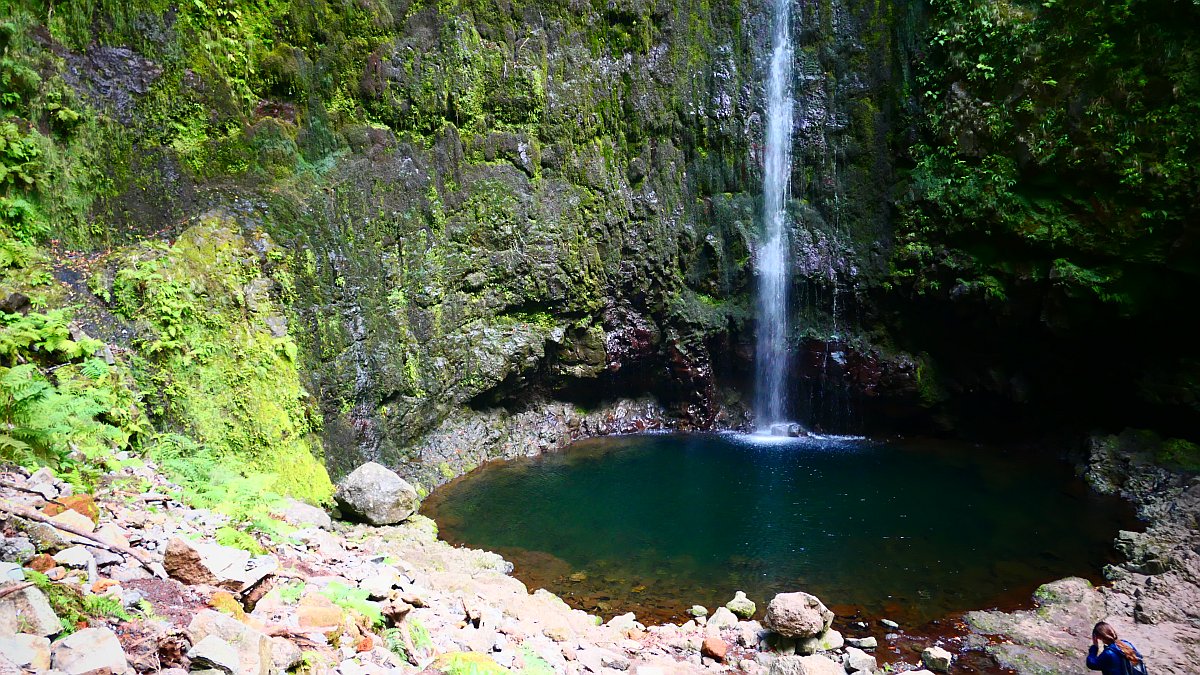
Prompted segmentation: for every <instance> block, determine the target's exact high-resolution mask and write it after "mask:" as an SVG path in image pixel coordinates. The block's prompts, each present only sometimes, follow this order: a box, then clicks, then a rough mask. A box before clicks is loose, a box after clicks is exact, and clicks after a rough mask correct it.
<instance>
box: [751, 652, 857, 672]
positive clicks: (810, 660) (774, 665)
mask: <svg viewBox="0 0 1200 675" xmlns="http://www.w3.org/2000/svg"><path fill="white" fill-rule="evenodd" d="M767 673H768V674H769V675H846V671H845V669H843V668H842V664H840V663H838V662H837V661H834V660H833V659H831V658H829V657H828V656H781V657H779V658H777V659H775V660H774V661H772V662H771V668H770V670H768V671H767Z"/></svg>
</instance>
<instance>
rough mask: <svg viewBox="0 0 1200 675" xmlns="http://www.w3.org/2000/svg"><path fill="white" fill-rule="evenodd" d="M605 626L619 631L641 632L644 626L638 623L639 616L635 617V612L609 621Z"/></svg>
mask: <svg viewBox="0 0 1200 675" xmlns="http://www.w3.org/2000/svg"><path fill="white" fill-rule="evenodd" d="M604 625H606V626H608V627H609V628H615V629H616V630H619V631H631V630H641V629H642V628H643V626H642V624H640V623H638V620H637V615H635V614H634V613H633V612H626V613H625V614H622V615H620V616H614V617H613V618H611V619H609V620H608V623H606V624H604Z"/></svg>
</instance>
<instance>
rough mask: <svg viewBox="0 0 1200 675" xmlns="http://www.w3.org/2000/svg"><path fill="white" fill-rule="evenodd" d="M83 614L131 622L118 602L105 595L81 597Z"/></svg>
mask: <svg viewBox="0 0 1200 675" xmlns="http://www.w3.org/2000/svg"><path fill="white" fill-rule="evenodd" d="M82 605H83V613H84V614H86V615H88V616H93V617H108V618H113V619H120V620H122V621H132V618H130V616H129V613H128V612H126V611H125V607H124V605H122V604H121V601H120V600H116V599H114V598H110V597H108V596H106V595H85V596H83V602H82Z"/></svg>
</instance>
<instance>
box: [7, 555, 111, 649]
mask: <svg viewBox="0 0 1200 675" xmlns="http://www.w3.org/2000/svg"><path fill="white" fill-rule="evenodd" d="M25 576H26V578H27V579H29V580H30V581H31V582H33V585H34V586H35V587H36V588H37V589H38V590H40V591H41V592H42V593H44V594H45V595H46V599H47V600H49V602H50V607H51V608H52V609H54V613H55V614H57V615H58V618H59V621H60V622H62V627H63V632H62V633H60V634H59V637H62V636H65V635H70V634H71V633H74V632H75V631H76V630H78V629H79V628H80V627H86V626H87V624H88V622H89V621H90V620H92V619H100V618H114V619H121V620H122V621H130V620H131V618H130V616H129V613H128V612H126V611H125V608H124V606H122V604H121V601H120V600H119V599H113V598H110V597H107V596H103V595H84V594H83V593H81V592H80V591H79V589H76V588H72V587H70V586H68V585H67V584H57V583H54V582H53V581H50V579H49V578H48V577H46V575H44V574H42V573H41V572H35V571H33V570H28V569H27V570H25Z"/></svg>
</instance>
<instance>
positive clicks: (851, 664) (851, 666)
mask: <svg viewBox="0 0 1200 675" xmlns="http://www.w3.org/2000/svg"><path fill="white" fill-rule="evenodd" d="M877 668H879V662H878V661H876V660H875V657H874V656H871V655H870V654H868V653H866V652H864V651H863V650H861V649H856V648H854V647H847V648H846V672H848V673H873V672H875V670H876V669H877Z"/></svg>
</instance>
